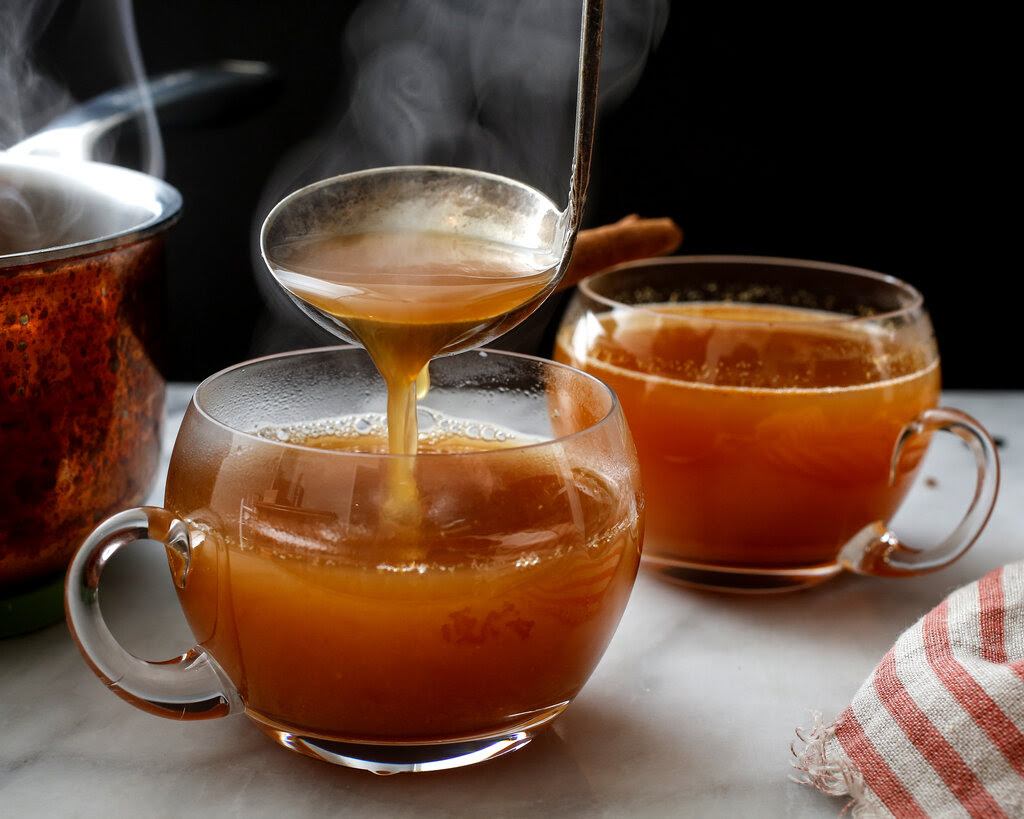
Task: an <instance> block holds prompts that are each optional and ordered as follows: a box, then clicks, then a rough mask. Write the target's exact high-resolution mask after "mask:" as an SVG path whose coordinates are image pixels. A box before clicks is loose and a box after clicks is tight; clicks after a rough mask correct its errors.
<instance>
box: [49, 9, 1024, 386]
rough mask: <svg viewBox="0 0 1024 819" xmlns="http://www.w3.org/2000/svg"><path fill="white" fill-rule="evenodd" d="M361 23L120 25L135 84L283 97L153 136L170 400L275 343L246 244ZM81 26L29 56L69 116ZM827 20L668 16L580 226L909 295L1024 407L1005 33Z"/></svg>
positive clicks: (952, 364) (968, 22) (222, 13)
mask: <svg viewBox="0 0 1024 819" xmlns="http://www.w3.org/2000/svg"><path fill="white" fill-rule="evenodd" d="M620 1H625V0H620ZM609 2H611V0H609ZM354 5H355V4H354V3H353V2H341V1H338V0H336V1H335V2H324V0H316V1H315V2H303V3H290V2H284V0H281V2H274V3H270V2H251V1H250V2H244V1H243V0H230V2H229V1H228V0H218V2H203V1H202V0H177V1H176V2H173V3H137V4H136V8H135V14H136V24H137V28H138V34H139V38H140V42H141V48H142V54H143V57H144V59H145V62H146V67H147V69H148V71H149V72H150V73H159V72H162V71H168V70H174V69H178V68H182V67H187V66H190V65H195V64H200V63H204V62H209V61H211V60H217V59H222V58H237V59H254V60H264V61H266V62H268V63H270V64H271V65H273V66H274V67H275V68H276V69H277V71H278V74H279V80H280V82H279V84H278V85H277V86H276V87H275V88H273V89H268V91H267V93H266V95H265V96H264V97H263V98H262V99H261V100H259V101H258V102H254V103H253V104H252V106H251V110H247V111H244V112H241V113H238V114H237V116H236V117H235V118H234V119H233V121H231V122H227V123H224V122H221V123H211V124H209V125H207V126H205V127H191V128H188V129H184V130H168V131H167V132H166V133H165V134H164V145H165V150H166V160H167V170H166V174H165V176H166V178H167V179H168V181H170V182H171V183H172V184H174V185H175V186H176V187H178V188H179V189H180V190H181V191H182V193H183V194H184V197H185V202H186V206H185V212H184V215H183V218H182V220H181V222H180V223H179V224H178V226H177V227H176V228H175V229H174V231H173V232H172V234H171V242H170V249H169V250H170V252H169V261H170V265H171V273H172V275H171V280H170V283H169V291H168V294H167V304H166V305H165V306H166V308H167V311H168V314H169V317H170V322H171V324H170V332H169V336H168V342H169V345H170V361H169V371H168V375H169V376H170V377H171V378H172V379H178V380H197V379H200V378H202V377H205V376H206V375H207V374H209V373H211V372H213V371H215V370H217V369H219V368H220V367H222V366H225V365H227V364H230V363H233V362H235V361H238V360H240V359H242V358H245V357H249V356H250V355H252V354H255V353H260V352H265V351H267V350H268V348H272V347H274V346H275V344H284V343H285V342H283V341H282V342H275V341H274V340H273V339H272V337H271V336H270V335H269V334H268V331H267V327H266V326H265V320H266V311H265V307H264V303H263V301H262V299H261V297H260V294H259V292H258V290H257V287H256V285H255V278H254V273H253V262H252V258H251V243H252V228H253V225H254V224H255V223H256V222H257V221H258V220H259V219H260V218H261V217H262V215H263V214H262V213H260V212H259V210H260V207H261V205H260V195H261V193H262V191H263V190H264V187H265V183H266V180H267V177H268V175H269V174H270V173H271V172H272V169H273V168H274V166H275V164H276V163H277V161H278V160H279V158H280V157H281V156H282V155H283V154H284V153H285V152H287V151H288V150H289V149H290V148H291V147H292V146H294V145H295V144H296V143H298V142H299V141H301V140H303V139H304V138H306V137H308V136H309V135H310V134H311V133H313V132H314V131H316V129H317V128H319V127H320V126H322V124H323V122H322V118H323V114H324V111H325V109H327V108H329V107H331V106H335V105H337V103H338V100H339V96H340V95H343V94H344V91H345V88H344V77H343V76H342V63H341V57H340V50H339V42H340V39H341V35H342V31H343V29H344V26H345V23H346V20H347V19H348V17H349V14H350V12H351V10H352V8H353V7H354ZM767 5H768V4H762V6H767ZM94 6H95V3H92V2H91V0H81V2H73V1H72V0H68V2H65V3H63V4H62V6H61V7H60V9H59V11H58V13H57V15H56V16H55V17H54V19H53V20H52V21H51V23H50V25H49V28H48V29H47V31H46V34H45V36H44V37H43V39H42V40H41V41H40V43H39V57H40V60H41V64H42V65H43V66H44V67H45V68H46V70H48V71H50V72H52V73H53V74H54V75H55V76H56V77H57V78H58V79H59V80H60V81H61V82H64V83H66V84H67V86H68V88H69V89H70V90H71V92H72V94H73V95H74V96H75V97H76V98H86V97H88V96H90V95H92V94H95V93H98V92H99V91H102V90H105V89H106V88H107V87H110V86H111V85H112V84H119V83H118V82H114V80H115V79H116V78H115V77H114V75H113V73H112V71H113V69H111V68H109V67H108V66H107V62H106V61H104V60H103V59H99V58H100V57H102V53H101V52H102V51H103V49H104V48H105V46H104V45H102V43H98V42H97V41H96V40H95V39H94V38H95V37H96V31H95V29H96V26H97V25H98V24H97V22H96V20H95V15H94V13H93V12H94V9H93V7H94ZM828 8H829V10H828V11H827V12H825V11H821V10H819V11H818V12H817V13H816V15H815V16H807V15H806V14H803V15H797V14H796V13H795V12H785V11H782V12H780V11H779V10H777V9H768V8H763V7H762V8H761V9H760V10H751V9H750V8H747V7H745V6H744V7H734V6H731V5H728V4H715V5H711V4H699V3H698V4H695V3H680V2H675V3H673V4H672V6H671V11H670V14H669V17H668V23H667V27H666V29H665V31H664V34H663V36H662V38H661V40H660V43H659V44H658V47H657V48H656V50H655V51H654V52H653V54H652V55H651V57H650V59H649V61H648V64H647V66H646V70H645V71H644V74H643V76H642V78H641V79H640V82H639V83H638V85H637V87H636V88H635V90H634V91H633V92H632V94H631V95H630V96H629V98H628V99H627V100H626V101H625V102H624V103H622V104H621V105H619V106H618V107H617V108H615V109H614V110H611V111H607V110H606V111H604V112H603V113H602V116H601V119H600V122H599V133H598V141H597V147H596V156H595V165H594V173H593V178H592V184H591V194H590V198H589V201H588V210H587V218H586V223H587V224H589V225H597V224H602V223H605V222H610V221H614V220H616V219H618V218H620V217H621V216H623V215H625V214H627V213H632V212H637V213H640V214H642V215H645V216H670V217H672V218H673V219H675V220H676V221H677V222H678V223H679V224H680V225H681V226H682V228H683V230H684V232H685V240H684V243H683V246H682V248H681V251H680V252H683V253H694V254H696V253H750V254H764V255H774V256H790V257H800V258H810V259H818V260H823V261H830V262H840V263H846V264H852V265H857V266H861V267H868V268H872V269H875V270H879V271H881V272H885V273H889V274H892V275H895V276H898V277H900V278H904V279H906V280H908V281H910V282H911V283H913V284H914V285H916V286H917V287H919V288H920V289H921V290H922V291H923V292H924V294H925V299H926V303H927V305H928V307H929V309H930V311H931V314H932V318H933V321H934V323H935V326H936V332H937V334H938V339H939V345H940V349H941V352H942V356H943V368H944V380H945V385H946V386H947V387H951V388H984V389H990V388H1016V389H1021V388H1024V366H1022V364H1021V363H1020V359H1021V353H1022V352H1024V342H1022V341H1021V337H1020V334H1019V333H1018V332H1017V331H1016V330H1017V327H1016V322H1017V321H1018V320H1019V319H1018V314H1019V309H1018V306H1017V299H1018V298H1019V297H1018V296H1017V289H1018V288H1017V286H1016V278H1017V274H1018V269H1019V264H1018V261H1017V258H1016V257H1015V256H1011V255H1010V251H1009V250H1008V241H1007V237H1008V236H1009V235H1010V231H1011V230H1013V231H1014V234H1015V233H1016V228H1015V225H1014V226H1013V227H1011V214H1014V213H1015V212H1016V209H1017V206H1016V204H1015V202H1016V199H1017V196H1018V190H1019V188H1018V186H1017V184H1016V176H1017V174H1016V167H1015V164H1011V161H1010V158H1009V157H1010V151H1009V143H1010V141H1011V135H1012V134H1013V133H1015V131H1014V130H1013V129H1012V128H1011V127H1010V122H1011V119H1010V115H1009V113H1008V112H1011V111H1012V110H1013V107H1014V106H1015V105H1016V98H1017V93H1016V91H1015V90H1011V83H1009V82H1008V80H1007V79H1006V78H1007V74H1006V72H1007V70H1008V66H1009V57H1008V53H1007V51H1006V50H1005V49H1004V45H1003V44H1004V42H1005V41H1006V40H1007V39H1008V34H1007V32H1008V31H1009V23H1008V21H1006V20H1003V19H1000V18H984V17H981V16H980V15H979V14H978V13H972V14H971V15H970V16H969V17H965V16H957V17H954V16H950V15H949V14H945V15H940V14H938V13H937V12H935V13H933V14H931V15H929V16H924V15H916V14H911V13H909V12H908V13H905V14H896V13H894V12H893V11H892V10H891V8H890V9H888V10H877V9H872V8H870V7H867V6H864V5H857V6H853V5H851V6H849V7H843V6H836V5H834V4H832V5H830V6H829V7H828Z"/></svg>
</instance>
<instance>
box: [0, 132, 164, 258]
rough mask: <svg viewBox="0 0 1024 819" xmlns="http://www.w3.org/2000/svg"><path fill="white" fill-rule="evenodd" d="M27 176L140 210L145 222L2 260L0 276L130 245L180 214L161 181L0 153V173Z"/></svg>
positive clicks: (96, 165) (109, 168) (88, 164)
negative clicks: (21, 172)
mask: <svg viewBox="0 0 1024 819" xmlns="http://www.w3.org/2000/svg"><path fill="white" fill-rule="evenodd" d="M8 169H11V170H12V171H17V170H25V171H27V172H28V173H35V174H39V175H46V174H49V175H51V176H52V177H54V178H55V179H59V181H60V182H61V184H64V185H69V186H73V187H74V188H77V189H79V190H83V191H88V192H90V193H93V194H95V195H97V196H99V197H101V198H104V199H106V200H108V201H110V202H111V203H119V204H129V205H131V206H132V207H135V208H139V209H140V210H141V211H142V213H143V217H142V218H141V219H139V220H138V221H136V222H135V223H133V224H131V225H128V226H127V227H125V228H123V229H120V230H114V231H112V232H110V233H105V234H103V235H100V236H95V237H90V238H88V239H83V240H81V241H77V242H70V243H68V244H62V245H54V246H51V247H45V248H40V249H38V250H28V251H19V252H17V253H7V254H0V270H7V269H9V268H20V267H27V266H35V265H38V264H40V263H44V262H52V261H58V260H65V259H72V258H76V257H80V256H88V255H92V254H96V253H100V252H103V251H106V250H110V249H111V248H114V247H118V246H122V245H127V244H133V243H135V242H138V241H140V240H142V239H145V238H147V237H149V236H152V235H154V234H156V233H159V232H161V231H163V230H166V229H167V228H169V227H170V226H171V225H172V224H174V222H176V221H177V220H178V218H179V216H180V214H181V208H182V204H183V199H182V195H181V193H180V192H179V191H178V190H177V188H175V187H174V186H172V185H171V184H169V183H168V182H165V181H164V180H162V179H158V178H157V177H154V176H150V175H148V174H145V173H142V172H140V171H135V170H132V169H130V168H123V167H121V166H119V165H110V164H107V163H105V162H93V161H85V160H65V159H58V158H55V157H47V156H32V155H25V156H15V155H11V154H4V153H2V152H0V173H2V172H4V171H5V170H8Z"/></svg>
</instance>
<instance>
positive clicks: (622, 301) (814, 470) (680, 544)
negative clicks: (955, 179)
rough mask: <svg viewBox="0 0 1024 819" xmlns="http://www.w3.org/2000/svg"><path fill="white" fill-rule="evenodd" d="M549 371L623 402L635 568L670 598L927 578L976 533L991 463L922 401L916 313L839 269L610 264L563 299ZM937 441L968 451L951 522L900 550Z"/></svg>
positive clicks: (928, 362) (990, 492)
mask: <svg viewBox="0 0 1024 819" xmlns="http://www.w3.org/2000/svg"><path fill="white" fill-rule="evenodd" d="M555 358H556V359H557V360H559V361H562V362H565V363H568V364H571V365H573V366H576V367H579V368H581V369H583V370H586V371H587V372H590V373H592V374H593V375H596V376H597V377H599V378H601V379H603V380H604V381H606V382H607V383H608V384H609V385H611V386H612V387H613V388H614V389H615V391H616V393H617V394H618V396H619V400H620V401H621V402H622V405H623V409H624V411H625V413H626V417H627V419H628V421H629V424H630V428H631V429H632V432H633V437H634V440H635V442H636V446H637V450H638V451H639V454H640V463H641V473H642V475H643V480H644V486H645V488H646V496H647V512H648V517H647V535H646V542H645V546H644V565H645V566H647V567H649V568H651V569H654V570H655V571H657V572H659V573H660V574H661V575H663V576H664V577H666V578H668V579H671V580H674V581H678V582H681V583H683V584H687V585H696V586H702V587H710V588H715V589H721V590H728V591H780V590H787V589H795V588H800V587H802V586H806V585H811V584H814V583H818V582H820V581H822V580H825V579H827V578H830V577H833V576H834V575H836V574H837V573H839V572H841V571H843V570H847V571H852V572H856V573H860V574H875V575H885V576H890V577H900V576H913V575H916V574H920V573H922V572H926V571H934V570H935V569H939V568H942V567H943V566H946V565H948V564H949V563H950V562H952V561H954V560H956V559H957V558H958V557H959V556H960V555H961V554H963V552H964V551H965V550H966V549H967V548H968V547H970V545H971V544H972V543H973V542H974V541H975V539H976V538H977V537H978V535H979V534H980V533H981V531H982V529H983V527H984V526H985V523H986V522H987V520H988V517H989V514H990V513H991V510H992V507H993V504H994V503H995V500H996V496H997V493H998V486H999V459H998V455H997V453H996V449H995V446H994V445H993V442H992V439H991V437H990V436H989V434H988V433H987V432H986V431H985V429H984V428H983V427H982V425H981V424H980V423H979V422H978V421H976V420H975V419H973V418H971V417H969V416H967V415H966V414H965V413H963V412H959V411H957V410H955V409H950V408H945V407H940V406H939V399H940V365H939V353H938V348H937V345H936V340H935V334H934V331H933V328H932V324H931V321H930V318H929V316H928V313H927V311H926V310H925V307H924V303H923V298H922V296H921V294H920V292H918V291H917V290H916V289H915V288H913V287H912V286H910V285H909V284H907V283H905V282H902V281H899V280H898V279H895V278H893V277H890V276H884V275H881V274H878V273H874V272H872V271H867V270H861V269H857V268H852V267H846V266H843V265H835V264H827V263H821V262H810V261H803V260H795V259H778V258H770V257H742V256H678V257H674V258H662V259H652V260H645V261H639V262H633V263H628V264H624V265H621V266H618V267H615V268H612V269H610V270H608V271H605V272H602V273H599V274H597V275H595V276H593V277H591V278H589V279H587V280H585V281H584V282H582V283H581V284H580V286H579V287H578V289H577V292H576V293H575V294H574V297H573V299H572V301H571V303H570V304H569V306H568V308H567V310H566V313H565V316H564V319H563V322H562V325H561V328H560V330H559V333H558V337H557V342H556V350H555ZM936 431H944V432H950V433H952V434H954V435H956V436H958V437H959V438H961V439H962V440H963V441H964V442H965V443H966V444H967V445H968V447H969V448H970V449H971V451H972V452H973V453H974V456H975V457H974V458H973V459H966V461H969V462H970V466H971V468H973V469H974V470H976V474H977V481H976V486H975V492H974V496H973V499H972V500H971V501H970V504H969V507H968V510H967V512H966V514H965V515H964V517H963V519H962V521H961V522H960V523H959V524H958V525H957V526H956V527H955V531H953V532H952V534H950V535H949V536H948V537H947V538H945V539H944V540H942V542H941V543H939V544H938V545H936V546H934V547H931V548H919V547H918V546H916V545H913V544H905V543H903V542H902V541H901V540H900V539H899V537H898V536H897V535H896V534H895V533H894V532H893V531H892V530H891V528H890V527H889V525H888V524H887V521H889V520H890V519H891V517H892V516H893V515H894V514H895V512H896V511H897V509H899V507H900V505H901V503H902V502H903V500H904V497H905V496H906V495H907V493H908V491H909V490H910V487H911V485H912V483H913V480H914V477H915V475H916V474H917V473H918V469H919V466H920V464H921V460H922V458H923V456H924V454H925V451H926V448H927V446H928V444H929V441H930V440H931V437H932V433H934V432H936Z"/></svg>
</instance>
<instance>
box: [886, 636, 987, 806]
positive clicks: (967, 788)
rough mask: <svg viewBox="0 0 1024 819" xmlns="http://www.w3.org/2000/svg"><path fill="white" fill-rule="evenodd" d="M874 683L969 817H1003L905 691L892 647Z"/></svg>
mask: <svg viewBox="0 0 1024 819" xmlns="http://www.w3.org/2000/svg"><path fill="white" fill-rule="evenodd" d="M874 682H875V691H876V692H877V694H878V697H879V699H880V700H881V701H882V704H883V705H885V708H886V710H887V711H888V712H889V714H890V715H891V716H892V718H893V720H894V721H895V722H896V724H897V725H899V727H900V729H901V730H902V731H903V733H904V735H905V736H906V737H907V739H909V740H910V741H911V743H913V745H914V747H915V748H917V750H918V751H919V752H920V754H921V756H923V757H924V758H925V759H926V760H928V763H929V764H930V765H931V766H932V768H933V769H934V770H935V773H937V774H938V775H939V778H940V779H941V780H942V781H943V782H945V783H946V787H947V788H949V790H950V792H951V793H952V794H953V795H954V796H955V797H956V798H957V799H958V800H959V801H960V804H961V805H963V806H964V807H965V808H966V809H967V811H968V812H969V813H970V814H971V816H984V817H997V816H998V817H1001V816H1006V814H1005V813H1004V812H1003V810H1002V808H1000V807H999V805H998V804H997V803H996V801H995V799H993V798H992V794H990V793H989V792H988V790H987V789H986V788H985V786H984V785H982V784H981V783H980V782H979V781H978V780H977V779H976V778H975V776H974V774H973V772H972V771H971V769H970V768H968V767H967V765H966V764H965V763H964V760H963V757H961V756H960V754H958V753H957V751H956V749H955V748H954V747H953V746H952V745H950V744H949V743H948V742H947V741H946V738H945V737H944V736H942V734H941V733H939V731H938V729H937V728H936V727H935V726H934V725H933V724H932V722H931V720H930V719H928V715H927V714H926V713H925V712H924V711H922V710H921V709H920V708H919V707H918V705H917V703H916V702H914V699H913V698H912V697H911V696H910V694H909V693H908V692H907V689H906V688H904V686H903V683H902V682H901V681H900V679H899V676H898V675H897V674H896V654H895V647H894V648H892V649H890V650H889V652H888V653H887V654H886V655H885V657H883V658H882V662H880V663H879V664H878V668H877V669H876V670H875V681H874Z"/></svg>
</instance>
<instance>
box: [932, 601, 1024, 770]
mask: <svg viewBox="0 0 1024 819" xmlns="http://www.w3.org/2000/svg"><path fill="white" fill-rule="evenodd" d="M922 631H923V635H924V650H925V655H926V656H927V657H928V663H929V665H931V667H932V669H933V670H934V671H935V674H936V676H938V678H939V679H940V680H941V681H942V684H943V685H944V686H945V687H946V690H947V691H949V693H950V694H952V695H953V697H954V698H955V699H956V701H957V702H958V703H959V704H960V707H961V708H963V709H964V711H966V712H967V713H968V714H969V715H970V717H971V719H972V720H974V722H975V724H976V725H977V726H978V727H979V728H981V729H982V730H983V731H984V732H985V733H986V734H988V737H989V739H991V740H992V744H993V745H995V746H996V747H997V748H998V749H999V750H1000V752H1002V754H1003V756H1004V757H1006V761H1007V762H1009V763H1010V765H1011V766H1012V767H1013V769H1014V770H1015V771H1016V772H1017V775H1018V776H1020V777H1024V733H1021V731H1020V729H1019V728H1018V727H1017V726H1016V725H1015V724H1014V722H1013V720H1011V719H1009V718H1008V717H1007V716H1006V714H1004V713H1003V710H1002V709H1001V708H1000V707H999V705H998V704H997V703H996V701H995V700H994V699H992V697H991V696H990V695H989V694H988V692H987V691H985V689H984V688H983V687H982V686H981V685H979V684H978V682H977V680H975V679H974V677H972V676H971V675H970V673H969V672H968V671H967V669H966V668H964V666H963V664H962V663H961V662H960V661H959V660H957V659H956V658H955V657H953V644H952V642H951V641H950V639H949V603H948V601H946V600H943V601H942V603H940V604H939V605H938V606H936V607H935V608H934V609H932V610H931V611H930V612H928V614H927V616H926V617H925V618H924V623H923V624H922Z"/></svg>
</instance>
